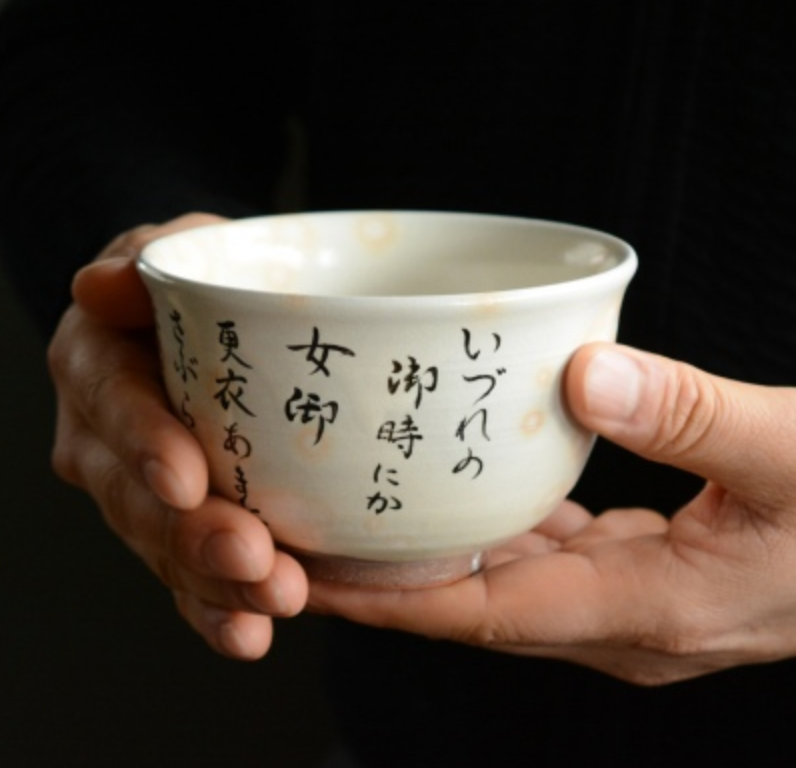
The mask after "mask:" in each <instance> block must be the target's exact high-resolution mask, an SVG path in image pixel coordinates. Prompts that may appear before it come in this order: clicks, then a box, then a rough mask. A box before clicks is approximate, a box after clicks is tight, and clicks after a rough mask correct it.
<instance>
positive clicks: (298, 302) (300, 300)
mask: <svg viewBox="0 0 796 768" xmlns="http://www.w3.org/2000/svg"><path fill="white" fill-rule="evenodd" d="M283 301H284V304H285V306H286V307H289V308H290V309H292V310H295V311H304V310H306V309H307V308H308V307H309V306H311V304H312V298H311V297H310V296H306V295H302V294H300V293H288V294H286V295H285V297H284V299H283Z"/></svg>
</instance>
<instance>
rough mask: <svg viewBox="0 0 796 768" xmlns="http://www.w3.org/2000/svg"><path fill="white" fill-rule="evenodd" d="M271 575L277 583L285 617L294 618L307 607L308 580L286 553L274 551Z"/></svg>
mask: <svg viewBox="0 0 796 768" xmlns="http://www.w3.org/2000/svg"><path fill="white" fill-rule="evenodd" d="M273 575H274V577H275V578H276V579H278V581H279V585H280V589H281V592H282V601H283V603H284V606H285V612H284V614H283V615H285V616H296V615H298V614H299V613H301V612H302V611H303V610H304V609H305V608H306V607H307V601H308V600H309V592H310V586H309V580H308V579H307V574H306V572H305V571H304V569H303V568H302V567H301V565H300V564H299V562H298V561H297V560H296V559H295V558H294V557H291V556H290V555H289V554H287V553H286V552H281V551H279V550H277V551H276V553H275V555H274V567H273Z"/></svg>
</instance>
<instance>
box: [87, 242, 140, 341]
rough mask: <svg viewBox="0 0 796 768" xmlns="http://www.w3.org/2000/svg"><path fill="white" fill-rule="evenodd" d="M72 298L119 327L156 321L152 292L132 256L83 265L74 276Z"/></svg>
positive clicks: (134, 326)
mask: <svg viewBox="0 0 796 768" xmlns="http://www.w3.org/2000/svg"><path fill="white" fill-rule="evenodd" d="M72 298H73V299H74V301H75V303H76V304H77V305H78V306H80V307H81V308H82V309H84V310H85V311H86V312H88V313H89V314H90V315H92V316H94V317H97V318H99V319H101V320H103V321H105V322H108V323H110V324H112V325H114V326H117V327H122V328H143V327H147V326H150V325H151V324H152V322H153V320H152V318H153V313H152V302H151V300H150V297H149V293H148V292H147V290H146V287H145V286H144V284H143V282H142V281H141V278H140V277H139V275H138V270H137V268H136V264H135V259H134V258H132V257H130V256H110V257H109V258H106V259H101V260H99V261H95V262H93V263H91V264H88V265H86V266H84V267H82V268H81V269H80V270H78V272H76V273H75V276H74V278H73V279H72Z"/></svg>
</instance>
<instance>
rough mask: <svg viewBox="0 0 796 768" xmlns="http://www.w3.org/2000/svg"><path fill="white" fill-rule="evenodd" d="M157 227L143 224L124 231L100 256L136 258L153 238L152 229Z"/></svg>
mask: <svg viewBox="0 0 796 768" xmlns="http://www.w3.org/2000/svg"><path fill="white" fill-rule="evenodd" d="M155 229H157V228H156V227H155V226H154V225H152V224H143V225H142V226H140V227H136V228H135V229H130V230H128V231H127V232H123V233H122V234H121V235H119V236H118V237H117V238H115V239H114V240H113V241H112V242H111V243H110V245H109V246H108V247H107V248H106V250H105V252H104V253H103V254H102V255H101V256H100V258H130V259H134V258H136V257H137V256H138V254H139V253H140V252H141V249H142V248H143V247H144V246H145V245H146V244H147V243H148V242H149V241H150V240H151V239H152V231H153V230H155Z"/></svg>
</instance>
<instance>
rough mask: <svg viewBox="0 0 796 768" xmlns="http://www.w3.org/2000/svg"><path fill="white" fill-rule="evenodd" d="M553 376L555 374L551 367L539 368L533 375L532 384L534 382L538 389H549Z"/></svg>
mask: <svg viewBox="0 0 796 768" xmlns="http://www.w3.org/2000/svg"><path fill="white" fill-rule="evenodd" d="M554 378H555V374H554V373H553V369H552V368H540V369H539V370H538V371H537V372H536V376H534V384H536V386H537V387H539V389H549V388H550V387H551V386H552V384H553V379H554Z"/></svg>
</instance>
